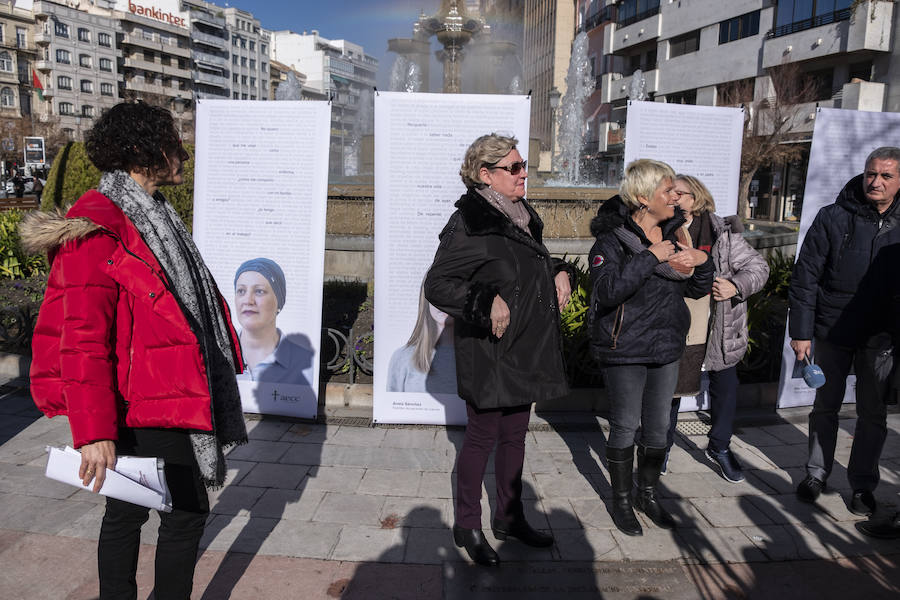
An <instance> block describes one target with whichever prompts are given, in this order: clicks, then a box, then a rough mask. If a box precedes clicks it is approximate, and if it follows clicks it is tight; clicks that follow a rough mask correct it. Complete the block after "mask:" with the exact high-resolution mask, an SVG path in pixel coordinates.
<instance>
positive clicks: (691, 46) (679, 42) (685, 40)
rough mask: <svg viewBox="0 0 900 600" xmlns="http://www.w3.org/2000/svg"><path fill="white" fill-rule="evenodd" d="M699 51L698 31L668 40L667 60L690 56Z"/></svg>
mask: <svg viewBox="0 0 900 600" xmlns="http://www.w3.org/2000/svg"><path fill="white" fill-rule="evenodd" d="M699 49H700V30H699V29H697V30H696V31H691V32H690V33H685V34H684V35H679V36H676V37H673V38H672V39H670V40H669V58H675V57H676V56H681V55H682V54H690V53H691V52H696V51H697V50H699Z"/></svg>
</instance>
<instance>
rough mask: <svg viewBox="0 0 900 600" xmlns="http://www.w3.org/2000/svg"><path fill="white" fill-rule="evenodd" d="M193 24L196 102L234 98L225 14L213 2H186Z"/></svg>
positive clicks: (192, 60)
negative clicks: (205, 99) (232, 94)
mask: <svg viewBox="0 0 900 600" xmlns="http://www.w3.org/2000/svg"><path fill="white" fill-rule="evenodd" d="M183 6H184V8H185V9H186V10H187V12H188V15H189V17H188V18H189V22H190V36H191V63H192V64H191V79H192V81H193V96H194V99H197V100H199V99H203V98H212V99H220V100H221V99H227V98H231V72H230V66H229V65H230V64H231V58H230V53H229V49H230V48H231V42H230V37H231V36H230V34H229V32H228V26H227V23H226V21H225V13H224V11H223V10H222V9H221V8H219V7H217V6H215V5H213V4H210V3H209V2H202V1H201V2H184V4H183Z"/></svg>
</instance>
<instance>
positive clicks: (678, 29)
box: [594, 0, 900, 221]
mask: <svg viewBox="0 0 900 600" xmlns="http://www.w3.org/2000/svg"><path fill="white" fill-rule="evenodd" d="M852 5H853V2H852V0H780V1H779V2H777V3H776V2H774V1H772V0H733V1H730V2H720V1H719V0H705V1H694V2H665V1H663V2H661V1H660V0H607V1H606V2H605V3H604V8H608V9H609V10H611V11H613V14H611V15H610V18H611V19H612V23H611V24H610V25H606V24H605V23H602V22H598V23H595V24H594V27H598V28H602V37H603V58H604V61H606V62H605V63H604V67H603V68H602V69H601V71H602V72H601V75H600V77H601V86H600V93H601V97H600V102H601V103H605V104H609V105H610V111H609V112H608V115H609V116H608V117H606V114H607V113H602V112H601V113H598V114H597V116H596V117H595V127H596V128H597V131H598V135H597V142H598V146H597V151H598V152H599V154H600V155H601V156H602V157H603V160H604V161H605V162H606V164H607V165H608V166H609V170H610V171H617V172H621V169H622V167H623V165H622V164H621V155H622V151H623V149H622V146H621V143H620V142H621V140H622V139H623V138H622V137H621V135H622V134H621V131H620V130H621V129H622V128H625V130H626V135H627V123H626V122H625V114H626V110H625V106H626V103H627V101H628V100H629V99H644V100H652V101H656V102H678V103H683V104H700V105H710V106H713V105H735V104H744V105H745V106H748V105H751V104H752V105H753V106H754V107H757V109H758V110H763V111H764V110H766V108H765V107H766V106H772V105H774V104H775V103H777V102H778V101H779V98H780V97H783V96H784V94H782V91H783V90H782V89H779V88H783V87H784V86H785V85H786V84H785V83H784V82H780V81H778V80H777V76H776V78H775V79H773V68H774V69H778V68H781V67H782V66H783V65H792V66H794V67H795V69H796V72H797V73H798V74H799V77H800V78H803V79H805V80H809V81H812V82H813V83H814V85H813V86H812V88H813V89H812V91H811V95H810V96H809V97H808V98H806V101H805V102H803V103H802V104H797V105H796V106H795V109H794V112H795V113H796V115H798V116H797V117H796V119H795V121H796V122H795V123H793V127H792V136H793V138H792V140H791V141H792V142H793V143H797V144H806V146H807V147H808V144H809V141H810V140H811V134H812V131H813V127H814V125H815V109H816V107H817V106H821V107H834V108H843V109H850V110H874V111H887V110H889V111H898V110H900V89H898V88H900V61H898V49H894V47H895V46H896V44H895V43H894V38H895V37H896V36H897V34H898V32H897V28H898V23H897V16H896V12H897V10H896V6H895V4H894V3H893V2H882V1H868V2H862V3H860V4H859V6H858V7H857V8H856V9H855V14H854V10H853V9H852V8H851V6H852ZM603 69H608V70H606V71H604V70H603ZM788 83H791V82H788ZM636 95H637V96H639V98H636V97H634V96H636ZM758 114H759V113H757V116H758ZM604 118H605V119H606V120H603V119H604ZM754 118H755V117H754ZM750 126H753V123H751V124H750ZM805 176H806V161H805V160H800V161H798V162H796V163H793V164H788V165H780V166H776V167H773V168H772V169H770V170H766V171H760V172H758V176H757V178H756V185H755V187H756V188H758V190H759V192H758V196H757V202H756V206H754V207H753V211H752V216H753V217H756V218H759V219H766V220H773V221H795V220H798V219H799V214H800V207H801V205H802V199H803V188H804V180H805Z"/></svg>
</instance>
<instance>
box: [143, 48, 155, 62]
mask: <svg viewBox="0 0 900 600" xmlns="http://www.w3.org/2000/svg"><path fill="white" fill-rule="evenodd" d="M144 60H146V61H147V62H156V53H155V52H153V50H146V49H145V50H144Z"/></svg>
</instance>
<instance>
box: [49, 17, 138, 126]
mask: <svg viewBox="0 0 900 600" xmlns="http://www.w3.org/2000/svg"><path fill="white" fill-rule="evenodd" d="M33 11H34V19H35V35H34V38H35V42H36V45H37V60H36V62H35V67H36V68H35V71H36V73H35V78H36V79H37V82H38V83H40V85H41V86H42V87H43V91H42V93H40V94H36V95H35V98H34V102H35V105H34V112H35V113H36V114H37V115H40V116H43V118H47V116H50V115H55V116H58V117H59V126H60V127H61V128H62V129H63V131H65V132H66V133H67V134H68V136H69V137H70V139H81V137H82V133H83V132H84V131H86V130H88V129H90V127H91V125H92V122H93V121H92V120H93V119H94V118H96V117H98V116H99V115H100V113H101V112H102V111H103V110H105V109H108V108H110V107H111V106H113V105H114V104H116V103H117V102H118V101H119V99H118V98H119V84H120V82H119V72H120V71H119V65H120V63H121V58H122V54H121V52H120V51H119V50H118V48H117V46H116V40H117V38H118V37H119V36H120V29H119V23H118V21H117V20H116V19H113V18H111V17H110V16H107V15H101V14H90V13H88V12H85V11H83V10H78V9H76V8H71V7H69V6H65V5H63V4H59V3H56V2H49V1H47V0H36V1H35V2H34V5H33ZM41 96H43V99H41Z"/></svg>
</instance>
